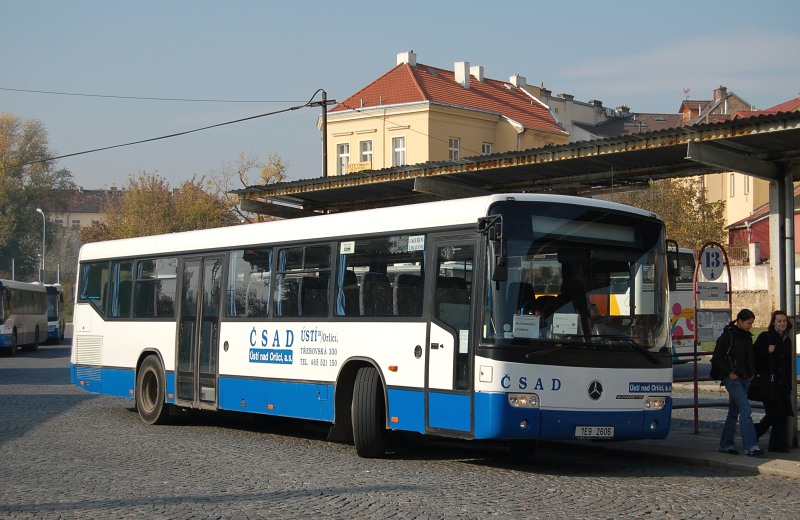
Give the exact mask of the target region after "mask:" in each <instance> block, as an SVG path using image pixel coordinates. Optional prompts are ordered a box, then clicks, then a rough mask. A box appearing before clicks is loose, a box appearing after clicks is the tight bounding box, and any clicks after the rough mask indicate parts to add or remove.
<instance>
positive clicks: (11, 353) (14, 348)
mask: <svg viewBox="0 0 800 520" xmlns="http://www.w3.org/2000/svg"><path fill="white" fill-rule="evenodd" d="M18 341H19V340H18V339H17V329H14V331H13V332H12V333H11V346H10V347H9V348H8V355H9V356H12V357H13V356H16V355H17V349H18V348H19V343H18Z"/></svg>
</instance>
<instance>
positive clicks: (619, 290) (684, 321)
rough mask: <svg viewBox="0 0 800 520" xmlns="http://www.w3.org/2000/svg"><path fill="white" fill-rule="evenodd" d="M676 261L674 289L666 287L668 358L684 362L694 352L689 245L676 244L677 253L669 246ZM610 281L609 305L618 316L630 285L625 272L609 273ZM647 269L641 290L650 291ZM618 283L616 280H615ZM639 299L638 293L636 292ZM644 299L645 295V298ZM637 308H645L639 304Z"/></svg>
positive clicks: (692, 262)
mask: <svg viewBox="0 0 800 520" xmlns="http://www.w3.org/2000/svg"><path fill="white" fill-rule="evenodd" d="M674 255H677V256H674ZM670 256H672V257H673V258H674V259H676V261H677V263H678V270H677V272H676V273H675V274H674V275H673V276H674V285H673V286H674V287H675V288H674V289H670V291H669V330H670V336H671V337H672V355H673V358H672V362H673V363H676V364H677V363H687V362H689V361H691V360H692V357H693V355H694V335H695V323H694V269H695V258H694V251H693V250H692V249H689V248H683V247H681V248H678V249H677V253H676V252H675V250H674V249H673V250H671V255H670ZM611 276H612V281H611V300H610V302H611V309H610V313H611V315H613V316H619V315H620V313H621V312H623V311H621V310H620V309H625V308H626V307H627V306H629V305H631V301H630V300H631V296H630V286H629V284H628V283H626V282H625V279H626V276H627V275H626V273H624V272H622V273H612V275H611ZM651 278H652V275H651V273H644V279H645V281H646V282H645V284H644V285H643V287H642V289H643V290H644V291H645V292H648V291H652V290H653V285H652V284H651V283H650V279H651ZM620 280H621V281H622V283H618V282H619V281H620ZM639 300H640V301H641V295H640V296H639ZM645 301H648V299H645ZM641 312H649V310H648V309H646V308H643V309H641Z"/></svg>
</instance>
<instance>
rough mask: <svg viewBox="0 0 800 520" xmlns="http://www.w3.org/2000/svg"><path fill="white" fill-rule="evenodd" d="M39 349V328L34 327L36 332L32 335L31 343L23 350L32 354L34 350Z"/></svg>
mask: <svg viewBox="0 0 800 520" xmlns="http://www.w3.org/2000/svg"><path fill="white" fill-rule="evenodd" d="M38 349H39V327H38V326H37V327H36V331H35V332H34V334H33V343H31V344H30V345H28V346H27V347H25V350H27V351H29V352H34V351H35V350H38Z"/></svg>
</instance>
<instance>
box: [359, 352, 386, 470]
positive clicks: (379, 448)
mask: <svg viewBox="0 0 800 520" xmlns="http://www.w3.org/2000/svg"><path fill="white" fill-rule="evenodd" d="M384 409H385V406H384V400H383V391H382V388H381V382H380V377H379V375H378V371H377V370H375V368H373V367H362V368H359V369H358V373H357V374H356V382H355V386H354V388H353V403H352V407H351V414H352V417H353V441H354V443H355V445H356V453H358V456H359V457H365V458H376V457H383V456H384V455H386V428H385V427H384V425H385V421H386V413H385V411H384Z"/></svg>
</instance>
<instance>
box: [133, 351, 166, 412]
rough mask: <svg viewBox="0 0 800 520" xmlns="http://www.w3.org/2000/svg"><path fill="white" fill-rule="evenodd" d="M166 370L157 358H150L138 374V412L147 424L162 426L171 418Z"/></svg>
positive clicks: (145, 361) (147, 358)
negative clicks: (165, 379)
mask: <svg viewBox="0 0 800 520" xmlns="http://www.w3.org/2000/svg"><path fill="white" fill-rule="evenodd" d="M165 387H166V384H165V381H164V369H163V367H162V366H161V361H159V359H158V358H157V357H156V356H148V357H146V358H145V360H144V362H142V366H140V367H139V372H138V373H137V374H136V410H137V411H138V412H139V417H141V418H142V420H143V421H144V422H146V423H147V424H162V423H164V422H166V420H167V418H168V416H169V410H168V407H167V404H166V403H165V402H164V401H165V399H164V397H165V395H166V388H165Z"/></svg>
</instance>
